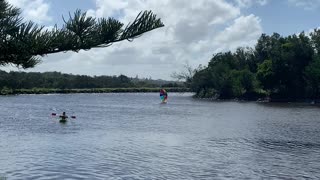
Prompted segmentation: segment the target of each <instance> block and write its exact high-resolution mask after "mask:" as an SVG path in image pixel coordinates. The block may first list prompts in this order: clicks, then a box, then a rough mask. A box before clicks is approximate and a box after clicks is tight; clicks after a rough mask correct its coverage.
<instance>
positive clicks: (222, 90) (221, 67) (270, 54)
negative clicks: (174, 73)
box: [185, 29, 320, 104]
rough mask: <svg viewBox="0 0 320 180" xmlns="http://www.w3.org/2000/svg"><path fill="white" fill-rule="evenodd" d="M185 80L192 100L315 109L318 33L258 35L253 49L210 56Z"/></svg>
mask: <svg viewBox="0 0 320 180" xmlns="http://www.w3.org/2000/svg"><path fill="white" fill-rule="evenodd" d="M185 79H186V80H187V81H186V82H187V83H188V84H189V86H188V87H190V88H191V89H192V91H193V92H195V94H196V95H195V97H197V98H212V99H225V100H227V99H229V100H232V99H242V100H251V101H268V102H310V103H311V104H317V103H320V29H315V30H314V31H312V32H310V33H304V32H301V33H300V34H294V35H289V36H281V35H280V34H277V33H274V34H272V35H266V34H262V35H261V37H260V38H259V39H258V41H257V43H256V45H255V47H253V48H249V47H240V48H238V49H236V50H235V51H232V52H231V51H228V52H220V53H217V54H214V55H213V57H212V58H211V60H210V61H209V63H208V65H207V66H206V67H203V66H199V68H197V69H195V70H194V71H193V73H192V76H190V77H187V78H185Z"/></svg>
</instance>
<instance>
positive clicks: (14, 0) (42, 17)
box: [7, 0, 52, 23]
mask: <svg viewBox="0 0 320 180" xmlns="http://www.w3.org/2000/svg"><path fill="white" fill-rule="evenodd" d="M7 1H8V2H9V3H10V4H11V5H13V6H15V7H19V8H21V9H22V10H23V12H22V16H23V17H24V18H25V19H26V20H32V21H34V22H36V23H44V22H49V21H51V20H52V18H51V17H50V16H49V15H48V12H49V9H50V5H49V4H48V3H46V2H44V0H7Z"/></svg>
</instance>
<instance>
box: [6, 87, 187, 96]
mask: <svg viewBox="0 0 320 180" xmlns="http://www.w3.org/2000/svg"><path fill="white" fill-rule="evenodd" d="M165 89H166V90H167V91H168V92H190V89H188V88H165ZM159 91H160V88H96V89H47V88H33V89H8V88H4V89H2V90H1V91H0V95H17V94H71V93H149V92H159Z"/></svg>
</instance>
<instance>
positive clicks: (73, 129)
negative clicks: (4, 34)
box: [0, 93, 320, 179]
mask: <svg viewBox="0 0 320 180" xmlns="http://www.w3.org/2000/svg"><path fill="white" fill-rule="evenodd" d="M159 102H160V98H159V94H157V93H148V94H143V93H141V94H135V93H133V94H69V95H19V96H2V97H0V109H1V111H0V117H1V118H0V178H1V177H7V178H8V179H263V178H265V179H308V178H311V179H319V178H320V161H319V159H320V108H319V107H315V106H307V105H301V104H300V105H299V104H289V103H286V104H271V103H254V102H223V101H220V102H212V101H204V100H195V99H193V98H192V97H191V94H173V93H172V94H169V102H168V104H160V103H159ZM63 111H66V113H67V115H69V116H71V115H74V116H76V117H77V118H76V119H70V120H69V121H68V122H67V123H66V124H61V123H59V120H58V119H57V118H56V117H52V116H51V113H58V114H60V113H62V112H63Z"/></svg>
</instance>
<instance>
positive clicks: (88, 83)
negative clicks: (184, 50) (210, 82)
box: [0, 71, 183, 94]
mask: <svg viewBox="0 0 320 180" xmlns="http://www.w3.org/2000/svg"><path fill="white" fill-rule="evenodd" d="M160 87H166V88H170V87H171V88H183V84H181V83H177V82H173V81H164V80H152V79H139V78H129V77H127V76H125V75H120V76H94V77H91V76H86V75H72V74H63V73H60V72H45V73H38V72H29V73H26V72H14V71H11V72H5V71H0V90H2V94H6V93H5V92H17V93H19V92H20V93H24V92H25V93H31V92H35V93H36V92H44V93H45V92H46V91H48V92H57V93H59V92H65V93H68V92H70V91H71V89H73V90H72V92H90V91H91V90H90V91H89V90H88V89H99V90H96V92H102V91H103V92H113V91H117V90H114V89H112V88H124V89H123V91H134V90H136V91H137V92H139V91H140V90H143V89H144V88H145V90H146V91H149V90H148V88H160ZM103 88H105V89H103ZM130 88H131V89H130ZM81 89H87V90H81ZM68 90H69V91H68ZM118 91H120V90H118ZM7 94H8V93H7ZM9 94H10V93H9Z"/></svg>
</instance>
